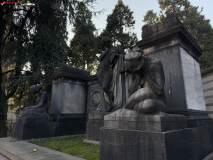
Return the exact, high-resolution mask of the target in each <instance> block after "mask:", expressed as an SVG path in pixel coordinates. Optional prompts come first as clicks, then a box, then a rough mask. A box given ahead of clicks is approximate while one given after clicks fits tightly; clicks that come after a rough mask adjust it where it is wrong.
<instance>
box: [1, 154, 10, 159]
mask: <svg viewBox="0 0 213 160" xmlns="http://www.w3.org/2000/svg"><path fill="white" fill-rule="evenodd" d="M0 160H10V159H9V158H7V157H5V156H4V155H3V154H1V153H0Z"/></svg>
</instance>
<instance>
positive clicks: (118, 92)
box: [97, 37, 125, 111]
mask: <svg viewBox="0 0 213 160" xmlns="http://www.w3.org/2000/svg"><path fill="white" fill-rule="evenodd" d="M101 43H102V45H103V46H104V47H105V48H106V51H104V52H103V53H102V54H101V55H100V57H99V60H100V65H99V66H98V70H97V77H98V81H99V83H100V85H101V87H102V88H103V90H104V97H105V100H106V101H107V102H108V103H109V107H108V109H107V110H106V111H112V110H116V109H119V108H122V106H123V105H124V97H125V93H124V91H123V90H122V89H123V86H122V84H123V82H122V81H123V80H122V79H123V78H124V75H123V74H121V73H124V62H123V59H124V52H123V50H122V49H121V48H120V47H113V46H112V43H111V39H110V38H109V37H103V38H102V40H101ZM122 76H123V78H122Z"/></svg>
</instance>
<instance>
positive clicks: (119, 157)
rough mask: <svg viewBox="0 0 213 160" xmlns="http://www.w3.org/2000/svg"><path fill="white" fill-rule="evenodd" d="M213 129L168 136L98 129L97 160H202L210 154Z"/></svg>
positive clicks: (201, 128) (184, 131)
mask: <svg viewBox="0 0 213 160" xmlns="http://www.w3.org/2000/svg"><path fill="white" fill-rule="evenodd" d="M212 135H213V125H208V126H203V127H196V128H187V129H181V130H174V131H167V132H144V131H137V130H125V129H112V128H105V127H103V128H101V137H100V138H101V140H100V160H112V159H116V160H124V159H131V160H138V159H143V160H150V159H151V160H189V159H193V160H201V159H203V158H204V157H205V156H206V155H208V154H209V153H210V152H211V151H213V143H212V142H213V137H212Z"/></svg>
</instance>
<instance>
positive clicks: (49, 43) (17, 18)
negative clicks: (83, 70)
mask: <svg viewBox="0 0 213 160" xmlns="http://www.w3.org/2000/svg"><path fill="white" fill-rule="evenodd" d="M94 1H95V0H84V1H83V0H69V1H68V0H61V1H58V0H46V1H43V0H37V1H36V2H35V3H36V5H35V7H31V8H30V7H25V8H23V7H21V6H15V5H3V6H2V5H0V24H1V25H0V27H1V29H0V128H1V129H0V137H2V136H6V135H5V129H4V128H5V120H6V117H7V116H6V115H7V100H8V99H9V98H10V97H12V96H13V95H14V94H15V93H16V91H18V92H17V94H16V95H15V97H14V98H16V99H17V98H19V99H22V98H23V97H24V96H25V95H27V94H29V86H30V85H31V84H36V83H41V84H42V85H43V86H44V87H45V88H46V89H47V91H48V94H49V95H51V76H50V75H51V74H52V71H53V68H54V67H56V66H59V65H60V64H61V63H63V62H64V58H66V55H65V53H66V52H65V51H64V50H65V47H66V46H65V40H66V19H67V16H68V15H67V12H68V13H69V17H68V18H69V20H70V22H71V23H73V22H74V21H75V17H76V10H75V7H76V5H78V4H79V3H84V4H85V5H87V6H88V5H91V4H92V2H94ZM2 2H3V0H0V3H2ZM20 2H21V3H24V0H21V1H20ZM44 3H46V4H44ZM26 62H30V63H31V70H30V72H27V73H30V74H23V73H22V70H23V67H24V65H25V64H26ZM3 65H8V66H10V65H12V66H13V69H10V70H7V71H3V70H2V68H3ZM8 75H9V76H8ZM5 76H7V78H4V77H5ZM4 79H6V81H4V82H3V80H4ZM42 80H43V81H42ZM3 83H6V84H7V85H6V86H5V88H2V84H3ZM26 84H28V85H29V86H26ZM29 97H30V96H28V97H26V99H27V98H29ZM17 100H18V99H17Z"/></svg>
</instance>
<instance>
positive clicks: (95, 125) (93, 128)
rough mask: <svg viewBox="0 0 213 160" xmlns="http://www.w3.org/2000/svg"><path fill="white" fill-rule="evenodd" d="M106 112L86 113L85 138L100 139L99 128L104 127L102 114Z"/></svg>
mask: <svg viewBox="0 0 213 160" xmlns="http://www.w3.org/2000/svg"><path fill="white" fill-rule="evenodd" d="M107 114H108V113H107V112H91V113H89V114H88V121H87V130H86V131H87V132H86V133H87V134H86V139H87V140H94V141H99V140H100V128H101V127H104V116H105V115H107Z"/></svg>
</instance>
